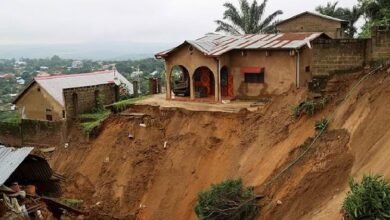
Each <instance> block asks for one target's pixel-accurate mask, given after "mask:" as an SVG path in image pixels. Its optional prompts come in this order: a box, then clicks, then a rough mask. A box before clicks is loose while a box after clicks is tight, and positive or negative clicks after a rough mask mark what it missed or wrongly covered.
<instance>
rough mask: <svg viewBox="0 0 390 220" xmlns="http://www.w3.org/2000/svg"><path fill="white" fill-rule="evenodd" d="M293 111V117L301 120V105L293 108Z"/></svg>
mask: <svg viewBox="0 0 390 220" xmlns="http://www.w3.org/2000/svg"><path fill="white" fill-rule="evenodd" d="M291 111H292V115H293V116H294V117H295V118H299V116H300V115H301V108H300V106H299V105H295V106H293V107H292V108H291Z"/></svg>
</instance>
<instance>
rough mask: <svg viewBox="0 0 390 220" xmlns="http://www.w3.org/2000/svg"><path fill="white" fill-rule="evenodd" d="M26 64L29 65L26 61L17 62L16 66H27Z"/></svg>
mask: <svg viewBox="0 0 390 220" xmlns="http://www.w3.org/2000/svg"><path fill="white" fill-rule="evenodd" d="M26 64H27V63H26V62H24V61H20V60H18V61H15V65H16V66H25V65H26Z"/></svg>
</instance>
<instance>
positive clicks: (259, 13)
mask: <svg viewBox="0 0 390 220" xmlns="http://www.w3.org/2000/svg"><path fill="white" fill-rule="evenodd" d="M239 1H240V8H239V9H237V8H236V7H235V6H234V5H233V4H232V3H228V2H226V3H225V4H224V5H223V6H224V7H225V8H226V10H225V12H224V14H223V20H226V21H223V20H216V21H215V22H216V23H217V25H218V27H217V29H216V31H217V32H221V31H222V32H226V33H229V34H232V35H241V34H259V33H269V32H275V19H276V18H277V16H279V15H281V14H283V12H282V11H281V10H277V11H275V12H274V13H272V14H271V15H269V16H268V17H266V18H265V19H264V20H262V17H263V14H264V9H265V7H266V5H267V1H268V0H263V3H262V4H260V5H259V4H258V3H257V1H256V0H254V1H253V3H252V4H251V5H250V4H249V2H248V0H239Z"/></svg>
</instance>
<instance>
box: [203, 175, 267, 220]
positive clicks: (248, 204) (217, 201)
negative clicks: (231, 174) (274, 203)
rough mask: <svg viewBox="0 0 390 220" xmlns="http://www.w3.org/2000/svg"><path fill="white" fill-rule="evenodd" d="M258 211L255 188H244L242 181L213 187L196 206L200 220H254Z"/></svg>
mask: <svg viewBox="0 0 390 220" xmlns="http://www.w3.org/2000/svg"><path fill="white" fill-rule="evenodd" d="M258 211H259V207H258V205H257V201H256V196H255V194H254V191H253V187H244V186H243V184H242V181H241V179H237V180H226V181H223V182H221V183H219V184H215V185H214V184H213V185H211V187H210V188H209V189H208V190H206V191H204V192H201V193H199V195H198V201H197V203H196V205H195V213H196V215H197V216H198V218H199V219H200V220H219V219H224V220H252V219H254V218H255V217H256V215H257V213H258Z"/></svg>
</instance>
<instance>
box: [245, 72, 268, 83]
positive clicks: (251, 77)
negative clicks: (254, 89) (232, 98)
mask: <svg viewBox="0 0 390 220" xmlns="http://www.w3.org/2000/svg"><path fill="white" fill-rule="evenodd" d="M245 82H246V83H264V73H245Z"/></svg>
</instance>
